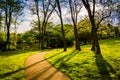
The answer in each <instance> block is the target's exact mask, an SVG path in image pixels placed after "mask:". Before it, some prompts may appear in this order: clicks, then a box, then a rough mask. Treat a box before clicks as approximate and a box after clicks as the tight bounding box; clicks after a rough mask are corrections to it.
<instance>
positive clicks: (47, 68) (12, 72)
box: [0, 52, 62, 80]
mask: <svg viewBox="0 0 120 80" xmlns="http://www.w3.org/2000/svg"><path fill="white" fill-rule="evenodd" d="M61 53H62V52H59V53H56V54H54V55H53V56H51V57H49V58H46V59H50V58H53V57H55V56H57V55H59V54H61ZM46 59H45V60H46ZM45 60H41V61H38V62H36V63H34V64H31V65H29V66H26V67H24V68H20V69H18V70H15V71H11V72H7V73H4V74H0V78H4V77H8V76H10V75H12V74H16V73H17V72H19V71H21V70H26V69H28V68H30V67H32V66H35V65H37V64H39V63H41V62H43V61H45ZM50 69H51V66H48V67H46V68H45V69H44V70H42V71H37V74H36V75H34V76H32V74H30V75H31V76H32V78H34V80H35V79H37V78H39V75H42V74H44V73H45V72H46V71H48V70H50ZM57 72H58V71H54V72H53V73H52V74H51V75H49V76H48V77H47V78H49V79H50V78H52V77H53V76H54V75H55V74H56V73H57ZM47 78H46V79H47Z"/></svg>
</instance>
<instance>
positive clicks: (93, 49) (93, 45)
mask: <svg viewBox="0 0 120 80" xmlns="http://www.w3.org/2000/svg"><path fill="white" fill-rule="evenodd" d="M91 42H92V48H91V50H92V51H95V41H94V40H93V27H92V29H91Z"/></svg>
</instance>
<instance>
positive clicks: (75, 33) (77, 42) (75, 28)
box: [74, 23, 81, 51]
mask: <svg viewBox="0 0 120 80" xmlns="http://www.w3.org/2000/svg"><path fill="white" fill-rule="evenodd" d="M74 35H75V43H76V45H75V48H76V50H78V51H80V50H81V48H80V43H79V38H78V32H77V27H76V24H75V23H74Z"/></svg>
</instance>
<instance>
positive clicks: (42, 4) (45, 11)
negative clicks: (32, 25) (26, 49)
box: [31, 0, 55, 49]
mask: <svg viewBox="0 0 120 80" xmlns="http://www.w3.org/2000/svg"><path fill="white" fill-rule="evenodd" d="M34 2H35V11H34V9H33V8H32V9H31V10H33V12H35V13H36V14H37V19H38V31H39V46H40V47H39V48H41V49H43V48H44V36H45V33H46V24H47V22H48V20H49V18H50V16H51V15H52V13H53V11H54V9H55V2H54V1H53V0H41V1H40V0H34ZM51 4H52V5H53V6H52V7H51ZM40 13H41V14H42V16H40Z"/></svg>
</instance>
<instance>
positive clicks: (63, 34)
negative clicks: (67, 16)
mask: <svg viewBox="0 0 120 80" xmlns="http://www.w3.org/2000/svg"><path fill="white" fill-rule="evenodd" d="M60 21H61V30H62V37H63V44H64V51H66V50H67V49H66V47H67V45H66V39H65V32H64V29H63V27H64V26H63V20H62V16H60Z"/></svg>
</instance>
